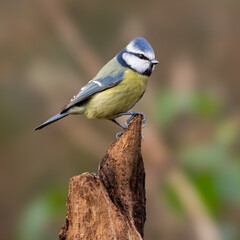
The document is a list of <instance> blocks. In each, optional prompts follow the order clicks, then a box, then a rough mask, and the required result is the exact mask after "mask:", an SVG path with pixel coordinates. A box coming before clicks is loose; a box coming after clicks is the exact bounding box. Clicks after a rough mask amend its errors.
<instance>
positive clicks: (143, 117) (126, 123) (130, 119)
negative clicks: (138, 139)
mask: <svg viewBox="0 0 240 240" xmlns="http://www.w3.org/2000/svg"><path fill="white" fill-rule="evenodd" d="M137 114H140V115H141V116H142V124H143V128H144V127H145V125H146V117H145V114H144V113H142V112H134V111H133V112H125V113H119V114H118V115H117V116H116V118H118V117H121V116H125V115H131V117H130V118H128V119H127V121H126V122H125V127H126V128H127V127H128V125H129V123H130V122H131V121H132V119H133V118H134V116H135V115H137Z"/></svg>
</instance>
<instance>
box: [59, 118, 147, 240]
mask: <svg viewBox="0 0 240 240" xmlns="http://www.w3.org/2000/svg"><path fill="white" fill-rule="evenodd" d="M141 127H142V118H141V115H137V116H136V117H135V118H134V119H133V121H132V122H131V124H130V125H129V127H128V129H127V130H126V131H125V132H124V134H123V135H122V136H121V137H120V138H119V139H118V140H116V141H115V142H114V143H113V144H112V145H110V147H109V148H108V150H107V153H106V155H105V156H104V158H103V159H102V162H101V164H100V167H99V171H98V173H97V174H91V173H83V174H81V175H79V176H75V177H72V178H71V179H70V183H69V193H68V197H67V201H66V205H67V215H66V219H65V223H64V224H63V226H62V229H61V231H60V234H59V239H60V240H77V239H87V240H95V239H96V240H98V239H99V240H100V239H101V240H110V239H114V240H117V239H124V240H127V239H132V240H140V239H143V228H144V223H145V220H146V209H145V206H146V198H145V171H144V164H143V159H142V155H141V141H142V134H141Z"/></svg>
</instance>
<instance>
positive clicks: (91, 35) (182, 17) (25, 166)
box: [0, 0, 240, 240]
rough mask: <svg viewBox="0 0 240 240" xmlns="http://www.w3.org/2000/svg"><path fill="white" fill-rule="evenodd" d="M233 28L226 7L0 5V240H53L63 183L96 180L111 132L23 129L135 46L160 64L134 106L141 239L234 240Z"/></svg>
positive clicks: (238, 18) (77, 120)
mask: <svg viewBox="0 0 240 240" xmlns="http://www.w3.org/2000/svg"><path fill="white" fill-rule="evenodd" d="M239 23H240V2H239V1H237V0H218V1H217V0H212V1H209V0H202V1H195V0H194V1H190V0H182V1H173V0H170V1H169V0H168V1H166V0H160V1H156V0H155V1H151V2H150V1H149V2H147V1H140V0H138V1H106V0H104V1H97V0H92V1H76V0H35V1H32V0H19V1H6V0H5V1H4V0H3V1H1V3H0V29H1V30H0V53H1V54H0V79H1V80H0V162H1V168H0V187H1V200H0V201H1V203H0V211H1V216H0V232H1V239H7V240H8V239H10V240H33V239H34V240H40V239H41V240H42V239H44V240H52V239H58V233H59V231H60V228H61V226H62V224H63V222H64V219H65V214H66V207H65V200H66V197H67V192H68V181H69V178H71V177H72V176H74V175H78V174H81V173H83V172H86V171H88V172H96V171H97V168H98V164H99V163H100V161H101V158H102V157H103V156H104V153H105V151H106V149H107V147H108V145H109V144H111V143H112V142H113V141H114V140H115V134H116V133H117V132H118V131H119V128H118V127H117V126H115V125H114V124H113V123H111V122H110V121H106V120H87V119H86V118H85V117H84V116H70V117H68V118H65V119H63V120H61V121H59V122H57V123H55V124H53V125H51V126H49V127H47V128H45V129H43V130H41V131H38V132H34V131H33V129H34V128H35V127H36V126H37V125H39V124H40V123H42V122H44V121H45V120H47V119H48V118H49V117H51V116H52V115H54V114H56V113H57V112H58V111H59V110H60V109H61V108H62V107H63V106H64V105H65V104H66V103H67V102H68V100H70V98H71V97H72V96H73V94H76V93H77V92H78V91H79V89H80V88H81V87H82V86H83V85H84V84H86V83H87V82H88V81H89V80H90V79H91V78H93V77H94V76H95V74H96V73H97V72H98V70H99V69H100V68H101V67H102V66H103V65H104V64H105V63H106V62H107V61H108V60H110V59H111V58H112V57H113V56H115V55H116V54H117V53H118V52H119V51H120V50H121V49H122V48H124V47H125V45H126V44H127V43H128V42H129V41H130V40H132V39H133V38H135V37H138V36H143V37H145V38H146V39H147V40H148V41H149V42H150V43H151V45H152V47H153V48H154V50H155V54H156V58H157V59H158V60H159V62H160V63H159V65H158V66H157V67H156V69H155V71H154V73H153V74H152V76H151V78H150V81H149V84H148V89H147V92H146V93H145V95H144V97H143V98H142V99H141V101H140V102H139V103H138V104H137V106H136V107H135V108H134V109H135V110H138V111H143V112H145V114H146V116H147V125H146V127H145V128H144V129H143V135H144V137H145V140H144V142H143V143H142V154H143V158H144V162H145V168H146V190H147V221H146V225H145V239H146V240H155V239H156V240H157V239H161V240H162V239H164V240H175V239H178V240H179V239H183V240H193V239H194V240H195V239H196V240H206V239H209V240H220V239H223V240H225V239H227V240H235V239H240V137H239V133H240V110H239V101H240V81H239V76H240V49H239V42H240V27H239Z"/></svg>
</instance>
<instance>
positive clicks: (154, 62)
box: [151, 59, 159, 65]
mask: <svg viewBox="0 0 240 240" xmlns="http://www.w3.org/2000/svg"><path fill="white" fill-rule="evenodd" d="M151 63H152V64H153V65H156V64H158V63H159V61H158V60H157V59H153V60H152V61H151Z"/></svg>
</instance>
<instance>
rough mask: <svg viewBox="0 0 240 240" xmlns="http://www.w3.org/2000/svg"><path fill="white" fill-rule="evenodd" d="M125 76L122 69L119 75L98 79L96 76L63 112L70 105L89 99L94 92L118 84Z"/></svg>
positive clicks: (68, 106)
mask: <svg viewBox="0 0 240 240" xmlns="http://www.w3.org/2000/svg"><path fill="white" fill-rule="evenodd" d="M123 77H124V72H123V71H122V72H120V73H119V74H117V75H109V76H106V77H103V78H96V79H95V78H94V79H93V80H91V81H90V82H89V83H88V84H87V85H85V86H84V87H83V88H81V90H80V92H79V93H78V94H77V95H76V96H74V97H73V98H72V99H71V101H70V102H69V103H68V104H67V105H66V106H65V107H64V108H63V110H62V111H61V113H64V112H66V111H67V110H68V109H69V108H70V107H72V106H74V105H76V104H79V103H80V102H82V101H84V100H86V99H88V98H89V97H91V96H92V95H93V94H95V93H98V92H101V91H103V90H105V89H108V88H111V87H113V86H115V85H117V84H118V83H120V82H121V81H122V80H123Z"/></svg>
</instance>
